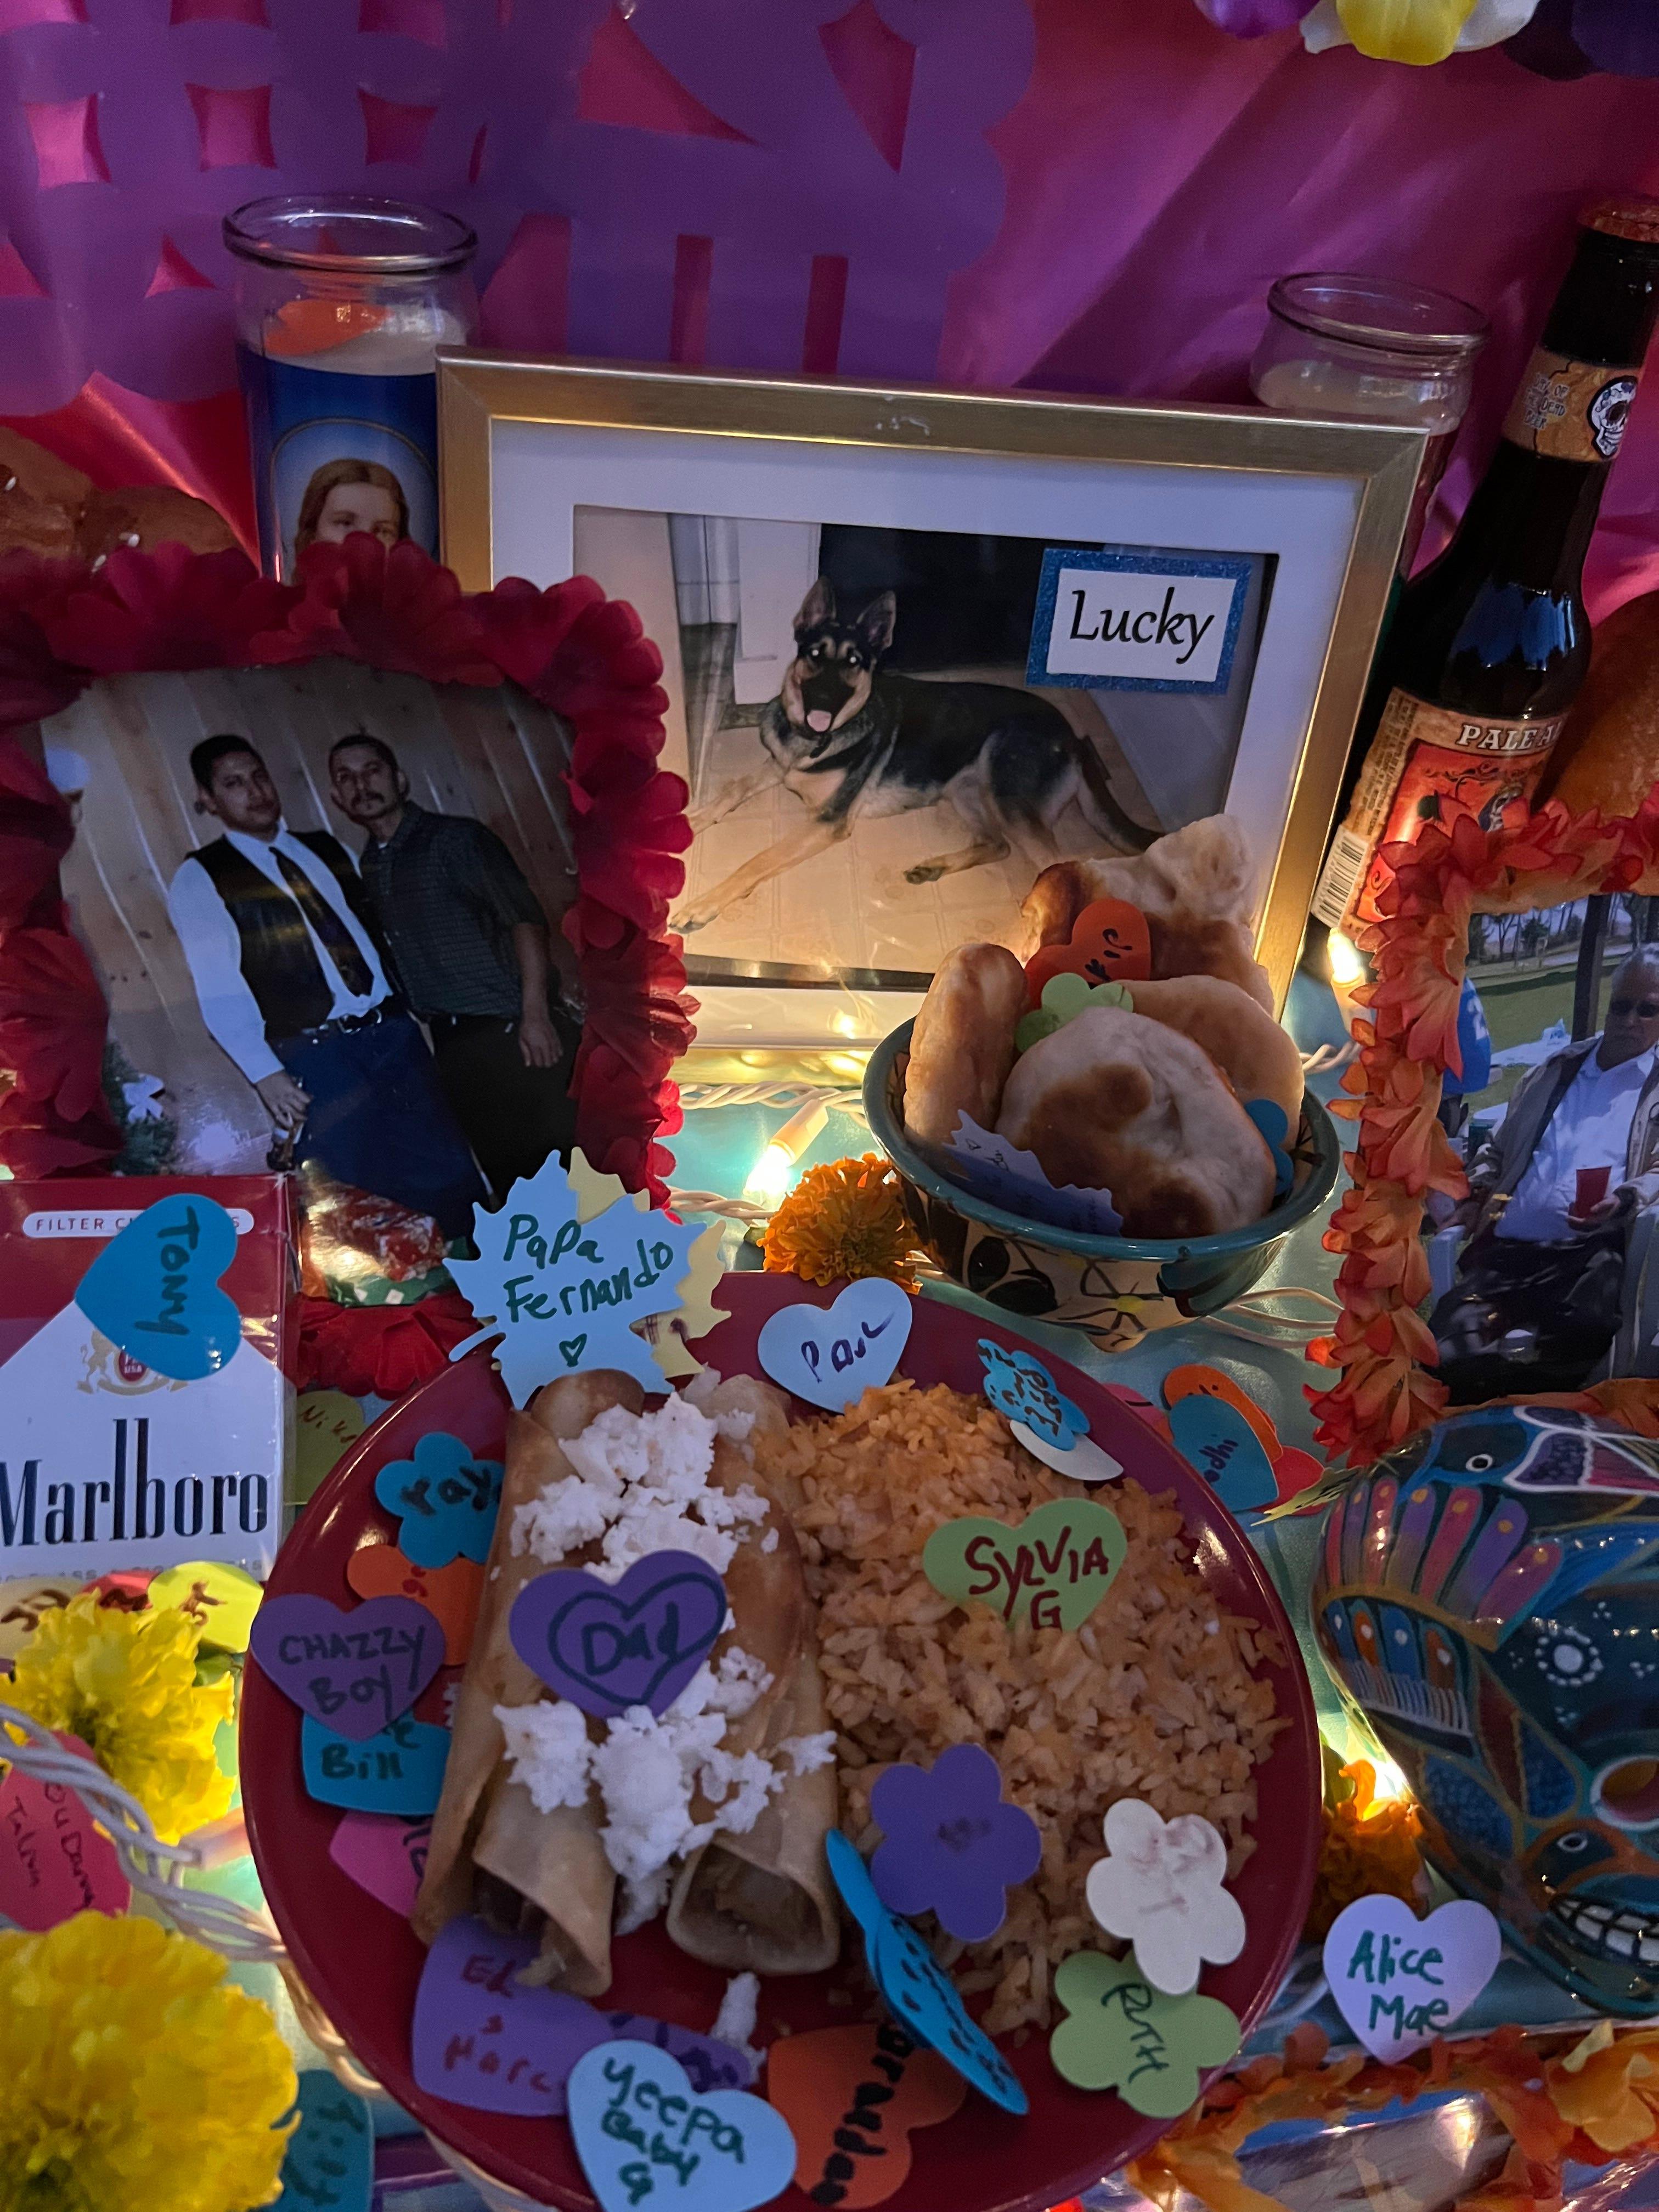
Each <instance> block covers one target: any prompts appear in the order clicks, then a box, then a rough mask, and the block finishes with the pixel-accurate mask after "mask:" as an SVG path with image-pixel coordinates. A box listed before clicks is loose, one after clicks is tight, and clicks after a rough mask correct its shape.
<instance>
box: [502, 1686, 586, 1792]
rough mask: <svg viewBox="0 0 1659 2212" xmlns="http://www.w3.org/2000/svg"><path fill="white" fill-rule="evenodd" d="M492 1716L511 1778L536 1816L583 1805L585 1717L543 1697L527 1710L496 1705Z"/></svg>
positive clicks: (562, 1702)
mask: <svg viewBox="0 0 1659 2212" xmlns="http://www.w3.org/2000/svg"><path fill="white" fill-rule="evenodd" d="M495 1717H496V1719H497V1720H498V1721H499V1722H500V1723H501V1734H502V1735H504V1736H505V1737H506V1738H507V1757H508V1758H509V1759H511V1760H512V1762H513V1780H514V1781H515V1782H522V1783H523V1784H524V1786H525V1788H526V1790H528V1791H529V1792H530V1799H531V1802H532V1804H533V1805H534V1806H535V1808H536V1810H537V1811H538V1813H550V1812H551V1811H552V1810H553V1808H554V1807H555V1806H556V1805H585V1804H586V1802H587V1778H588V1769H589V1764H590V1760H589V1753H591V1752H592V1748H593V1747H592V1744H591V1743H590V1742H589V1741H588V1739H587V1716H586V1713H584V1712H583V1711H582V1709H581V1707H580V1705H569V1704H568V1703H567V1702H566V1700H565V1699H562V1698H544V1699H541V1701H540V1702H539V1704H537V1705H497V1706H496V1708H495Z"/></svg>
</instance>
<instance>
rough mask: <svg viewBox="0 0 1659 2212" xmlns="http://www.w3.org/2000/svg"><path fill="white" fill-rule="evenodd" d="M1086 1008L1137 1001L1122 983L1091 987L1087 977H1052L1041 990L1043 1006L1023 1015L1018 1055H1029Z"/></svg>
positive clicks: (1016, 1039) (1017, 1035)
mask: <svg viewBox="0 0 1659 2212" xmlns="http://www.w3.org/2000/svg"><path fill="white" fill-rule="evenodd" d="M1085 1006H1127V1007H1128V1008H1129V1009H1130V1011H1131V1012H1133V1008H1134V1000H1133V998H1132V997H1131V995H1130V994H1129V993H1128V992H1127V990H1125V988H1124V987H1123V986H1122V984H1121V983H1091V982H1090V981H1089V980H1088V978H1087V977H1086V976H1084V975H1072V974H1070V973H1069V972H1068V973H1066V974H1065V975H1051V976H1050V977H1049V978H1048V981H1047V982H1046V983H1045V984H1044V985H1043V987H1042V1005H1041V1006H1034V1007H1033V1008H1032V1010H1031V1012H1030V1013H1029V1014H1025V1015H1023V1016H1022V1017H1021V1018H1020V1021H1019V1023H1018V1026H1017V1027H1016V1029H1015V1030H1014V1049H1015V1051H1016V1052H1029V1051H1030V1048H1031V1047H1032V1046H1033V1045H1034V1044H1036V1043H1038V1042H1041V1040H1042V1038H1043V1037H1046V1036H1053V1035H1054V1031H1055V1030H1063V1029H1064V1028H1065V1026H1066V1023H1067V1022H1070V1021H1075V1020H1076V1018H1077V1017H1078V1016H1079V1014H1080V1013H1081V1012H1083V1010H1084V1008H1085Z"/></svg>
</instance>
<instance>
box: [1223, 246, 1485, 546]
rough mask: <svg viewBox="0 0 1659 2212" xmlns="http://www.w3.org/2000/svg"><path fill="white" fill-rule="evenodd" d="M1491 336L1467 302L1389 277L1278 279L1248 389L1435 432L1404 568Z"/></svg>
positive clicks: (1272, 403)
mask: <svg viewBox="0 0 1659 2212" xmlns="http://www.w3.org/2000/svg"><path fill="white" fill-rule="evenodd" d="M1491 335H1492V325H1491V324H1490V323H1489V322H1488V321H1487V320H1486V317H1485V316H1484V315H1483V314H1482V313H1481V312H1480V308H1479V307H1471V306H1470V305H1469V302H1468V301H1467V300H1460V299H1458V298H1456V297H1455V295H1453V294H1452V293H1450V292H1434V291H1431V290H1430V289H1429V288H1428V287H1427V286H1426V285H1424V284H1407V283H1400V282H1397V281H1396V280H1395V278H1393V277H1389V276H1346V275H1341V274H1336V273H1332V272H1328V271H1318V270H1314V271H1304V272H1303V273H1302V274H1300V275H1297V276H1281V277H1280V278H1279V280H1278V282H1277V283H1275V284H1274V285H1273V289H1272V290H1271V291H1270V292H1269V293H1268V295H1267V329H1266V330H1265V331H1263V333H1262V336H1261V344H1260V345H1258V346H1257V348H1256V349H1255V360H1254V361H1252V362H1251V363H1250V389H1251V391H1252V392H1254V393H1255V397H1256V398H1258V399H1259V400H1260V401H1261V404H1262V405H1263V406H1264V407H1271V408H1272V409H1273V410H1274V412H1275V413H1276V414H1280V415H1318V416H1324V417H1325V418H1326V419H1327V420H1331V419H1335V420H1337V421H1347V422H1404V423H1407V424H1408V425H1409V426H1410V427H1411V428H1414V429H1419V430H1426V431H1427V432H1428V435H1429V447H1428V451H1427V453H1425V455H1424V457H1423V466H1422V469H1421V471H1420V472H1419V476H1418V479H1417V491H1416V495H1415V496H1414V498H1413V501H1412V512H1411V519H1410V520H1409V521H1408V523H1407V526H1406V540H1405V544H1404V545H1403V546H1402V547H1401V556H1400V565H1401V569H1402V570H1404V569H1406V568H1409V567H1410V565H1411V562H1412V558H1413V555H1414V554H1415V552H1416V550H1417V545H1418V540H1419V538H1421V537H1422V534H1423V525H1424V523H1425V520H1426V519H1427V516H1428V511H1429V502H1430V501H1431V499H1432V498H1433V496H1434V489H1435V486H1436V485H1437V483H1439V481H1440V478H1441V475H1442V473H1443V471H1444V469H1445V466H1446V463H1447V461H1448V460H1449V459H1450V458H1451V449H1452V446H1453V443H1454V441H1455V439H1456V436H1457V430H1458V425H1459V424H1460V423H1461V422H1462V420H1463V416H1464V414H1465V413H1466V411H1467V410H1468V404H1469V393H1470V391H1471V388H1472V386H1473V383H1474V357H1475V356H1476V355H1477V354H1478V353H1479V352H1480V349H1481V347H1482V346H1483V345H1485V344H1486V340H1487V339H1488V338H1489V337H1491Z"/></svg>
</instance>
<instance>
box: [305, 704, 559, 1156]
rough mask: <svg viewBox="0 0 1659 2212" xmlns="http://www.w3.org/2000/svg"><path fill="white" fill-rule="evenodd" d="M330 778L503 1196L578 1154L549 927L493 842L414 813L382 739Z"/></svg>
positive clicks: (392, 948) (337, 755)
mask: <svg viewBox="0 0 1659 2212" xmlns="http://www.w3.org/2000/svg"><path fill="white" fill-rule="evenodd" d="M328 768H329V782H330V790H331V795H332V798H333V800H334V804H335V805H337V807H338V808H339V810H340V811H341V812H342V813H343V815H345V816H346V817H347V819H348V820H349V821H351V822H354V823H356V826H357V827H358V828H359V829H362V830H363V831H364V832H365V833H366V835H367V838H368V842H367V843H366V844H365V845H364V847H363V850H362V856H361V860H360V863H359V865H360V866H361V868H362V884H363V891H364V896H365V897H366V900H367V902H368V910H369V913H370V915H371V917H372V919H373V920H374V922H375V923H376V925H377V927H378V928H379V931H380V936H381V938H382V939H383V940H384V942H385V944H386V947H387V950H388V951H389V952H390V954H391V957H392V965H393V967H394V969H396V972H397V976H398V983H399V986H400V987H401V988H402V991H403V994H404V997H405V999H406V1000H408V1002H409V1004H410V1006H412V1007H413V1009H414V1011H415V1012H416V1014H418V1015H419V1016H420V1018H421V1019H422V1021H423V1022H425V1023H426V1024H427V1026H428V1029H429V1030H430V1031H431V1034H432V1050H433V1054H434V1056H435V1059H436V1060H437V1064H438V1079H439V1081H440V1082H441V1085H443V1089H444V1093H445V1096H446V1097H447V1098H448V1100H449V1103H450V1105H451V1107H452V1108H453V1111H454V1114H455V1117H456V1119H457V1120H458V1121H459V1123H460V1125H461V1127H462V1128H463V1129H464V1130H465V1133H466V1137H467V1140H468V1142H469V1143H470V1144H471V1146H472V1150H473V1152H474V1154H475V1156H476V1157H477V1161H478V1164H479V1165H480V1167H482V1168H483V1171H484V1174H485V1176H486V1177H487V1178H488V1179H489V1183H490V1185H491V1188H493V1189H494V1191H495V1195H496V1196H497V1198H504V1197H505V1196H506V1195H507V1192H508V1191H509V1190H510V1189H511V1188H512V1187H513V1183H514V1182H518V1181H519V1180H520V1178H523V1177H528V1176H533V1175H534V1174H535V1172H536V1170H538V1168H539V1167H540V1166H541V1164H542V1163H543V1162H544V1160H545V1159H546V1158H547V1156H548V1154H549V1153H550V1152H559V1153H561V1154H564V1155H567V1156H568V1152H569V1150H570V1145H571V1140H572V1138H573V1135H574V1118H575V1117H574V1109H573V1108H572V1105H571V1103H570V1098H569V1095H568V1090H567V1087H566V1070H567V1069H568V1066H569V1064H570V1057H571V1055H572V1054H573V1053H574V1049H575V1046H576V1042H577V1035H578V1033H577V1030H576V1028H575V1025H574V1023H573V1022H572V1021H571V1020H570V1019H569V1017H568V1015H567V1014H566V1013H565V1012H564V1010H563V1008H562V1006H560V1005H559V1003H558V1000H557V996H556V991H555V989H554V985H553V974H552V967H551V963H550V958H549V953H548V934H547V917H546V916H545V915H544V913H543V912H542V909H541V906H540V904H539V902H538V900H537V897H536V894H535V893H534V891H532V890H531V888H530V885H529V884H527V883H526V880H525V877H524V873H523V871H522V870H521V869H520V866H519V865H518V863H517V861H516V860H514V859H513V855H512V854H510V853H509V852H508V851H507V848H506V846H505V845H503V844H502V842H501V839H500V838H499V837H497V836H495V833H494V831H493V830H490V829H486V828H485V827H484V825H483V823H482V822H477V821H474V820H473V818H472V817H471V815H465V814H433V813H430V812H428V810H427V809H426V808H425V807H423V806H420V805H416V802H415V801H414V800H413V799H411V798H410V795H409V778H408V777H407V776H406V775H404V771H403V769H401V768H400V767H399V766H398V757H397V755H396V754H395V753H394V752H393V751H392V748H391V746H390V745H388V744H386V742H385V741H384V739H382V738H374V737H369V736H368V735H366V734H362V733H360V734H357V735H354V736H352V737H349V738H341V739H340V740H339V741H338V743H337V744H335V745H334V746H333V748H332V749H331V751H330V753H329V757H328Z"/></svg>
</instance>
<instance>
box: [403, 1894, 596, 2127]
mask: <svg viewBox="0 0 1659 2212" xmlns="http://www.w3.org/2000/svg"><path fill="white" fill-rule="evenodd" d="M537 1951H538V1944H537V1942H536V1939H535V1937H534V1936H502V1935H497V1934H496V1932H495V1929H491V1928H486V1927H485V1925H484V1923H483V1921H482V1920H475V1919H472V1918H471V1917H467V1916H463V1917H461V1918H460V1919H459V1920H452V1921H451V1922H450V1923H449V1924H448V1926H447V1928H445V1929H443V1930H442V1931H441V1934H440V1935H439V1936H438V1938H437V1940H436V1942H435V1943H434V1944H433V1946H432V1948H431V1949H430V1950H429V1951H428V1953H427V1954H426V1964H425V1966H423V1967H422V1970H421V1985H420V1987H419V1989H418V1990H416V1992H415V2018H414V2021H413V2023H412V2026H411V2027H410V2051H411V2057H412V2064H413V2070H414V2075H415V2079H416V2082H417V2084H418V2085H419V2086H420V2087H422V2089H424V2090H425V2091H426V2093H427V2094H428V2096H429V2097H443V2098H447V2100H448V2101H449V2102H450V2103H451V2104H452V2105H467V2106H471V2108H472V2109H473V2110H474V2111H475V2112H516V2113H519V2114H520V2115H524V2116H536V2115H546V2114H550V2113H554V2112H563V2110H564V2108H565V2084H566V2081H568V2077H569V2074H570V2069H571V2068H572V2067H573V2066H574V2064H575V2063H576V2062H577V2060H578V2059H579V2058H580V2057H581V2056H582V2054H583V2053H584V2051H592V2050H593V2049H595V2048H596V2047H597V2046H598V2045H600V2044H608V2043H609V2042H610V2039H611V2030H610V2028H609V2027H607V2026H606V2024H605V2019H604V2016H603V2015H601V2014H599V2013H598V2012H596V2011H595V2010H594V2008H593V2007H592V2005H590V2004H586V2003H584V2002H583V2001H582V1999H581V1998H580V1997H573V1996H568V1995H566V1994H565V1993H564V1992H563V1991H562V1990H547V1989H541V1988H532V1987H528V1986H526V1984H525V1983H523V1982H521V1981H520V1979H519V1976H520V1973H521V1972H522V1971H523V1970H524V1968H525V1967H526V1966H529V1965H530V1964H531V1962H532V1960H534V1958H535V1957H536V1954H537Z"/></svg>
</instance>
